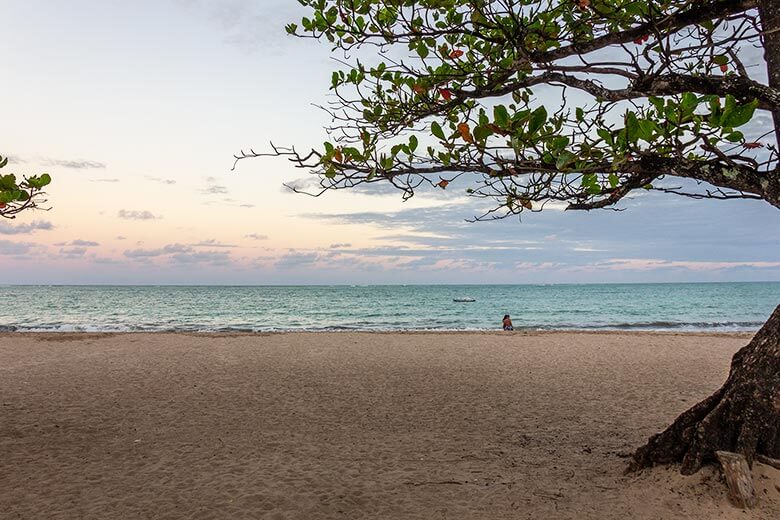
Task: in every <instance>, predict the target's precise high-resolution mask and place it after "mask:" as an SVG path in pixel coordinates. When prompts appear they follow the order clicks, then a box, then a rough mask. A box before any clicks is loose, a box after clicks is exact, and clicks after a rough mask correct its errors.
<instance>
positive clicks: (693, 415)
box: [629, 305, 780, 475]
mask: <svg viewBox="0 0 780 520" xmlns="http://www.w3.org/2000/svg"><path fill="white" fill-rule="evenodd" d="M719 450H721V451H732V452H735V453H740V454H742V455H744V456H745V458H746V459H747V461H748V463H749V464H750V465H752V464H753V459H754V458H755V457H756V455H757V454H763V455H766V456H767V457H771V458H779V457H780V305H778V307H777V308H776V309H775V311H774V313H773V314H772V316H771V317H770V318H769V320H768V321H767V322H766V323H765V324H764V326H763V327H762V328H761V330H759V331H758V333H757V334H756V335H755V337H753V340H752V341H751V342H750V343H749V344H748V345H747V346H745V347H743V348H742V349H740V350H739V352H737V353H736V354H735V355H734V358H733V359H732V362H731V372H730V373H729V377H728V379H727V380H726V383H725V384H724V385H723V386H722V387H721V388H720V390H718V391H717V392H715V393H714V394H713V395H711V396H710V397H708V398H707V399H705V400H704V401H702V402H700V403H699V404H697V405H695V406H694V407H693V408H691V409H689V410H688V411H686V412H684V413H683V414H682V415H680V416H679V417H678V418H677V420H675V421H674V423H673V424H672V425H671V426H669V427H668V428H667V429H666V430H665V431H663V432H661V433H658V434H656V435H653V436H652V437H650V440H649V441H648V443H647V444H646V445H644V446H642V447H641V448H639V449H638V450H636V453H634V459H633V461H632V462H631V465H630V466H629V470H637V469H642V468H645V467H649V466H652V465H654V464H665V463H671V462H682V467H681V469H680V471H681V472H682V473H683V474H686V475H690V474H692V473H695V472H696V471H698V470H699V468H701V466H702V465H703V464H704V463H706V462H711V461H713V460H715V452H716V451H719Z"/></svg>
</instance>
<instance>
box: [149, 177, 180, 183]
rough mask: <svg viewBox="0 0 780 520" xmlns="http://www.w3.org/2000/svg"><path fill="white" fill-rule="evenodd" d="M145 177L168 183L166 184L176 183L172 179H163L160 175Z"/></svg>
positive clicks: (153, 180)
mask: <svg viewBox="0 0 780 520" xmlns="http://www.w3.org/2000/svg"><path fill="white" fill-rule="evenodd" d="M146 179H147V180H150V181H152V182H159V183H160V184H168V185H172V184H176V181H175V180H173V179H163V178H161V177H149V176H147V177H146Z"/></svg>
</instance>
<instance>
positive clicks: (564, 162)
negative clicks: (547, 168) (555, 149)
mask: <svg viewBox="0 0 780 520" xmlns="http://www.w3.org/2000/svg"><path fill="white" fill-rule="evenodd" d="M576 159H577V156H576V155H574V154H573V153H571V152H570V151H568V150H564V151H562V152H561V153H560V154H559V155H558V159H557V160H556V161H555V167H556V168H557V169H559V170H563V169H564V168H566V167H567V166H569V165H570V164H571V163H573V162H574V161H575V160H576Z"/></svg>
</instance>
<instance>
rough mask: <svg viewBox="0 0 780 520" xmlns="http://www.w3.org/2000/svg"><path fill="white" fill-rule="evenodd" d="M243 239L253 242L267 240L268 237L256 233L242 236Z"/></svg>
mask: <svg viewBox="0 0 780 520" xmlns="http://www.w3.org/2000/svg"><path fill="white" fill-rule="evenodd" d="M244 237H245V238H251V239H254V240H268V235H260V234H258V233H249V234H248V235H244Z"/></svg>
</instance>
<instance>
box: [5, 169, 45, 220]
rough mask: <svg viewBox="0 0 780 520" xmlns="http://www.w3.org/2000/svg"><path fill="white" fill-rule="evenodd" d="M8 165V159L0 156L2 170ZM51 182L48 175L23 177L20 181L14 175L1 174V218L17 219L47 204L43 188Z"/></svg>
mask: <svg viewBox="0 0 780 520" xmlns="http://www.w3.org/2000/svg"><path fill="white" fill-rule="evenodd" d="M7 165H8V157H3V156H0V168H4V167H5V166H7ZM50 182H51V176H49V174H48V173H44V174H42V175H33V176H31V177H22V180H21V181H19V180H17V178H16V175H14V174H13V173H9V174H5V175H3V174H2V173H0V217H5V218H15V217H16V215H17V214H19V213H21V212H22V211H25V210H28V209H33V208H36V207H38V204H40V203H43V202H45V201H44V200H42V197H43V195H44V192H43V188H45V187H46V186H47V185H48V184H49V183H50Z"/></svg>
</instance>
